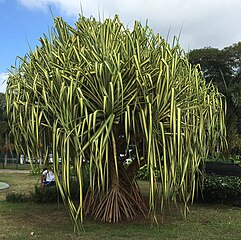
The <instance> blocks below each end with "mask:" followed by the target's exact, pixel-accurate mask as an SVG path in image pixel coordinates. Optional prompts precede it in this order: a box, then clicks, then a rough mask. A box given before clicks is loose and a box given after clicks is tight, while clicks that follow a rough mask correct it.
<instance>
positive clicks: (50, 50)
mask: <svg viewBox="0 0 241 240" xmlns="http://www.w3.org/2000/svg"><path fill="white" fill-rule="evenodd" d="M40 43H41V45H40V46H39V47H36V48H35V50H33V51H31V52H30V53H29V54H27V55H26V56H25V57H24V58H21V60H20V63H19V66H16V67H15V68H13V69H12V72H11V76H10V77H9V80H8V86H7V106H8V114H9V121H10V125H11V129H12V134H13V136H14V139H15V141H16V143H15V146H16V147H17V148H18V149H17V150H18V151H24V152H25V153H26V154H28V155H30V156H36V157H38V155H39V148H38V146H39V144H40V143H41V144H42V145H43V149H45V150H46V149H48V148H47V146H51V148H52V150H53V159H54V168H55V173H56V176H57V175H58V174H59V173H61V181H60V180H59V178H56V179H57V186H58V189H59V191H60V193H61V195H62V197H63V199H64V201H65V202H66V203H67V205H68V207H69V211H70V214H71V216H72V220H73V222H74V223H75V225H76V226H77V225H78V223H82V222H83V215H84V214H90V215H92V216H93V217H94V218H97V219H101V220H102V221H105V222H118V221H120V220H121V219H122V218H127V219H133V217H134V216H135V214H136V213H137V212H138V211H139V212H141V213H143V214H144V215H146V214H150V215H151V216H152V219H153V220H154V221H156V208H157V203H159V204H160V209H161V211H162V212H163V211H164V208H165V204H166V203H167V202H170V201H172V202H174V203H176V204H181V206H183V210H184V211H183V212H184V213H185V212H186V209H187V205H188V203H189V202H191V201H192V200H193V198H194V194H195V191H196V189H197V186H198V183H199V179H200V176H201V175H200V174H201V170H200V168H199V165H200V163H202V162H203V161H204V159H205V158H206V157H207V156H208V154H209V152H210V151H213V150H214V149H215V147H216V146H217V144H218V145H219V146H222V145H223V144H224V143H225V126H224V104H223V100H222V96H221V95H220V94H219V92H218V91H217V89H216V88H215V87H214V86H213V85H212V84H206V82H205V80H204V77H203V74H202V73H201V72H200V71H198V69H197V68H196V67H195V66H194V67H193V66H191V65H190V63H189V61H188V59H187V57H186V56H185V54H184V53H183V51H182V49H181V48H180V46H179V44H178V42H175V41H174V44H173V45H172V46H170V45H169V44H168V43H167V42H166V41H165V40H164V39H163V38H161V37H160V35H158V34H157V35H156V34H154V33H153V32H152V30H151V29H150V28H149V27H148V26H144V27H143V26H142V25H141V24H140V23H139V22H135V24H134V27H133V29H132V30H129V29H128V28H126V27H125V26H124V25H123V24H122V23H121V21H120V20H119V18H118V16H115V17H114V18H113V19H106V20H105V21H103V22H101V21H97V20H95V19H94V18H90V19H88V18H85V17H82V16H81V17H80V18H79V20H78V21H77V22H76V24H75V28H73V27H71V26H70V25H68V24H67V23H66V22H64V21H63V20H62V19H61V18H56V19H55V27H54V29H53V32H52V34H51V36H49V37H47V36H44V37H42V38H40ZM130 152H131V155H132V156H131V163H129V164H126V159H127V158H129V157H130ZM60 157H61V160H62V164H61V168H60V165H59V161H58V159H59V158H60ZM84 164H88V165H89V169H90V170H89V180H90V187H89V191H88V192H87V194H86V195H85V196H83V194H82V187H83V166H84ZM144 164H146V165H147V168H148V171H149V174H150V194H149V206H148V207H146V205H145V202H144V201H143V199H142V197H141V194H140V191H139V188H138V185H137V183H136V180H135V174H136V172H137V170H138V169H139V168H140V167H141V166H143V165H144ZM72 165H73V168H74V170H75V172H76V174H77V176H76V177H77V180H78V183H79V189H80V196H79V201H77V202H76V201H74V200H73V199H72V198H71V194H70V187H71V186H70V184H71V181H70V167H71V166H72ZM155 170H159V173H160V175H159V176H156V171H155ZM157 179H158V180H157Z"/></svg>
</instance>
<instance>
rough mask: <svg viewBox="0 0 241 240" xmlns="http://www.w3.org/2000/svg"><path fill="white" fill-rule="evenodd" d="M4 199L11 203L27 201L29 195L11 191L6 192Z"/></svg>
mask: <svg viewBox="0 0 241 240" xmlns="http://www.w3.org/2000/svg"><path fill="white" fill-rule="evenodd" d="M6 201H7V202H11V203H17V202H27V201H29V197H28V196H27V195H26V194H22V193H15V192H12V193H8V194H7V196H6Z"/></svg>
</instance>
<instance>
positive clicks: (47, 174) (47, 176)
mask: <svg viewBox="0 0 241 240" xmlns="http://www.w3.org/2000/svg"><path fill="white" fill-rule="evenodd" d="M43 175H44V177H45V182H52V181H54V173H53V172H52V171H51V170H44V171H43Z"/></svg>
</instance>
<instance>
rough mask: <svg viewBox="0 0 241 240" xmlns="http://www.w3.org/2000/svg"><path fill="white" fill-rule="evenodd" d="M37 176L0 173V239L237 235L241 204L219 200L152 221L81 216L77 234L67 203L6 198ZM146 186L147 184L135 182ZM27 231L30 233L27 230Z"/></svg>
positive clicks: (28, 186) (240, 231) (240, 230)
mask: <svg viewBox="0 0 241 240" xmlns="http://www.w3.org/2000/svg"><path fill="white" fill-rule="evenodd" d="M38 178H39V177H38V176H31V175H29V174H26V173H25V174H23V173H2V172H1V173H0V181H2V182H6V183H8V184H9V185H10V187H9V189H4V190H1V191H0V239H1V240H2V239H3V240H4V239H6V240H13V239H16V240H17V239H21V240H24V239H26V240H27V239H46V240H50V239H51V240H55V239H61V240H65V239H66V240H67V239H68V240H71V239H77V240H78V239H84V240H87V239H113V240H114V239H117V240H118V239H130V240H134V239H136V240H140V239H183V240H186V239H227V240H228V239H237V240H238V239H241V209H240V208H235V207H231V206H223V205H203V204H202V205H200V204H198V205H194V206H192V207H191V208H190V213H189V215H188V218H187V220H183V218H182V217H181V216H180V214H179V212H178V211H177V210H176V209H172V210H171V212H168V211H167V213H166V217H165V219H164V223H163V224H161V225H160V226H159V227H152V226H151V224H150V222H149V220H145V219H143V218H142V217H141V216H139V215H138V216H136V219H135V220H134V221H133V222H128V221H124V222H122V223H120V224H103V223H100V222H96V221H92V220H90V219H85V223H84V229H85V231H83V232H82V233H81V234H80V236H77V235H75V234H74V233H73V226H72V224H71V222H70V218H69V214H68V210H67V207H66V206H64V205H62V204H61V205H60V206H59V208H58V205H57V204H36V203H29V202H27V203H8V202H6V201H5V200H4V199H5V197H6V194H7V193H9V192H12V191H14V192H17V193H28V192H29V191H33V189H34V185H35V184H36V183H37V181H38ZM140 185H141V188H142V189H144V192H147V189H148V185H147V184H146V183H145V182H140ZM31 233H32V234H33V235H31Z"/></svg>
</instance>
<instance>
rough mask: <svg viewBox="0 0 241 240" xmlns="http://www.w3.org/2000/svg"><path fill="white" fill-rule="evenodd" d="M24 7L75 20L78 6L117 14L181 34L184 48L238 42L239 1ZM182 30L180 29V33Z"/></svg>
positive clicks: (95, 1)
mask: <svg viewBox="0 0 241 240" xmlns="http://www.w3.org/2000/svg"><path fill="white" fill-rule="evenodd" d="M18 1H19V2H20V3H21V4H22V5H23V6H25V7H27V8H39V9H45V10H46V9H48V7H49V6H50V5H52V6H53V5H54V6H56V7H57V8H58V9H60V12H61V14H62V15H63V16H64V17H65V16H68V17H74V18H77V16H78V14H79V13H80V9H81V6H82V8H83V12H84V15H85V16H87V17H89V16H91V15H92V16H95V17H98V16H99V13H100V15H101V16H102V15H103V14H102V13H104V16H105V17H110V16H111V17H112V16H113V15H114V14H116V13H117V14H119V15H120V17H121V19H122V21H124V22H125V23H126V24H129V25H131V24H132V23H133V21H134V20H141V21H143V23H145V20H146V19H149V25H150V26H151V27H152V28H153V29H154V30H155V32H159V33H160V34H161V35H162V36H163V37H166V36H167V33H168V30H169V29H170V30H171V36H172V35H178V34H179V32H180V31H181V43H183V44H182V45H183V47H184V48H188V46H189V47H190V48H191V49H192V48H200V47H204V46H214V47H220V48H222V47H224V46H229V45H231V44H233V43H235V42H238V41H239V40H241V31H240V30H239V24H240V22H241V14H240V9H241V1H240V0H212V1H210V0H195V1H193V0H185V1H183V0H172V1H168V0H122V1H120V0H38V1H34V0H18ZM181 29H182V30H181Z"/></svg>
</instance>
